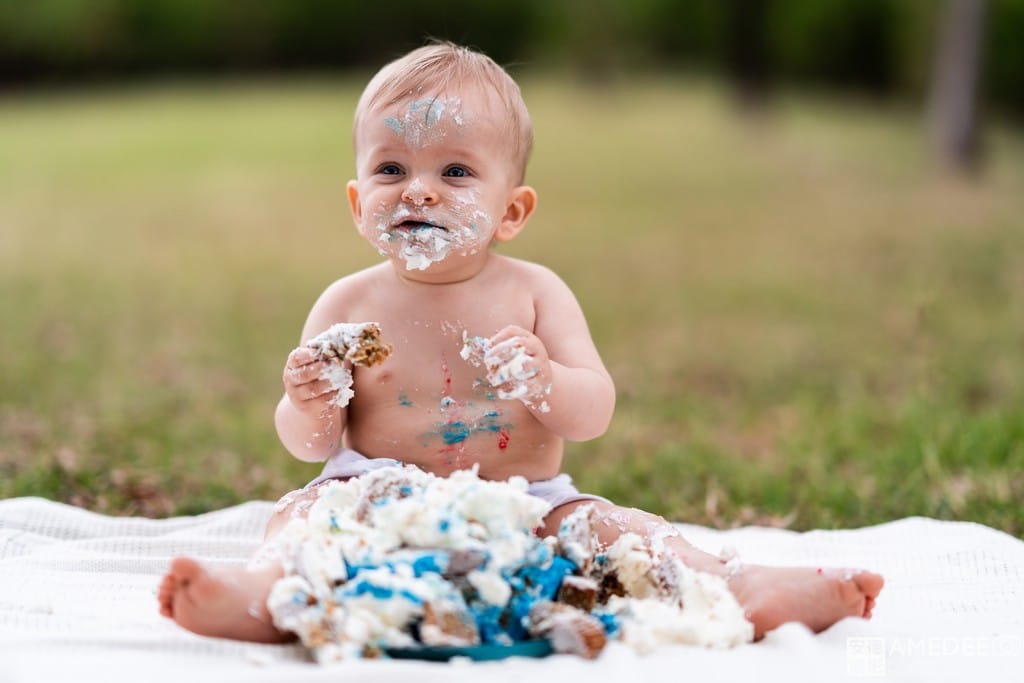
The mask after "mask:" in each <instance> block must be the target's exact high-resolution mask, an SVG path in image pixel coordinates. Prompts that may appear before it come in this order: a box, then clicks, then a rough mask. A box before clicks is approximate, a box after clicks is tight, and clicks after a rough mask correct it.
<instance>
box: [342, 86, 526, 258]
mask: <svg viewBox="0 0 1024 683" xmlns="http://www.w3.org/2000/svg"><path fill="white" fill-rule="evenodd" d="M502 113H503V109H502V107H501V106H500V105H499V104H498V102H497V101H496V98H490V97H489V96H488V95H487V94H486V93H481V92H479V91H478V90H477V89H469V88H464V89H463V90H462V91H459V92H454V93H441V94H437V95H433V94H424V95H423V96H422V97H420V96H418V95H417V96H412V97H410V98H409V99H406V100H403V101H402V102H400V103H398V104H395V105H391V106H388V107H378V108H377V109H375V110H370V111H367V112H366V113H365V115H364V116H363V119H362V121H361V123H360V126H359V129H358V130H357V132H356V137H355V142H356V170H357V179H356V181H355V183H354V184H353V185H352V186H351V187H350V190H349V192H350V200H351V201H352V212H353V217H354V219H355V221H356V226H357V227H358V228H359V232H360V233H361V234H362V235H363V236H364V237H365V238H366V239H367V240H369V241H370V243H371V244H373V245H374V246H375V247H376V248H377V250H378V251H380V253H381V254H382V255H384V256H387V257H388V258H390V259H392V261H395V262H396V266H397V265H401V267H403V268H405V269H407V270H409V271H422V270H427V269H428V268H435V267H436V264H440V263H442V262H446V261H452V260H453V259H459V258H470V257H473V256H476V255H477V254H481V253H484V252H485V251H486V249H487V247H488V245H489V244H490V242H491V239H492V238H493V236H494V233H495V230H496V229H497V228H498V226H499V224H500V223H501V221H502V218H503V216H504V215H505V211H506V208H507V204H508V201H509V197H510V192H511V190H512V189H513V188H514V187H515V185H516V183H515V179H516V178H515V172H516V170H515V168H514V163H513V156H512V150H511V145H510V144H509V143H508V142H507V141H506V139H507V136H506V135H505V134H504V133H503V130H504V128H503V126H502V125H501V116H502ZM353 188H354V191H355V196H353Z"/></svg>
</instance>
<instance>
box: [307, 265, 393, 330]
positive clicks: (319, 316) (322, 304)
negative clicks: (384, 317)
mask: <svg viewBox="0 0 1024 683" xmlns="http://www.w3.org/2000/svg"><path fill="white" fill-rule="evenodd" d="M382 265H383V266H386V265H387V264H378V265H376V266H371V267H370V268H366V269H364V270H360V271H357V272H355V273H351V274H349V275H346V276H344V277H342V278H339V279H337V280H335V281H334V282H332V283H331V284H330V285H328V286H327V288H326V289H324V291H323V293H322V294H321V295H320V297H319V298H318V299H317V300H316V303H314V304H313V308H312V309H311V310H310V312H309V316H308V318H307V319H306V325H305V327H304V328H303V334H302V337H303V340H305V339H307V338H309V337H311V336H314V335H316V334H319V333H320V332H322V331H324V330H326V329H327V328H328V327H330V326H331V325H333V324H335V323H337V322H351V321H353V320H356V319H357V318H359V321H361V318H360V316H361V315H363V312H362V309H363V308H365V304H366V301H367V300H368V299H369V298H371V297H372V295H374V293H375V292H378V291H379V289H380V283H381V282H382V281H383V280H384V279H385V278H386V277H387V275H388V273H387V270H386V269H385V268H383V267H382Z"/></svg>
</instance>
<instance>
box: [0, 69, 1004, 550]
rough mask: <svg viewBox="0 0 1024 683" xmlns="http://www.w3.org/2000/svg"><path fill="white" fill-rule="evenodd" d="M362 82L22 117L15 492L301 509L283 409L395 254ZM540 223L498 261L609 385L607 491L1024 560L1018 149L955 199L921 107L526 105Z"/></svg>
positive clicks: (11, 466)
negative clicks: (515, 273) (382, 207)
mask: <svg viewBox="0 0 1024 683" xmlns="http://www.w3.org/2000/svg"><path fill="white" fill-rule="evenodd" d="M361 85H362V83H361V82H356V81H354V80H353V81H314V80H311V81H304V82H290V83H287V84H286V83H279V82H263V83H236V84H216V85H215V84H199V85H196V84H181V85H162V86H154V87H148V88H135V89H112V90H108V91H99V92H97V91H91V92H82V93H74V92H70V93H64V94H59V95H57V94H34V95H22V96H7V97H5V98H4V99H2V100H0V496H3V497H8V496H23V495H38V496H45V497H47V498H52V499H57V500H63V501H69V502H72V503H75V504H78V505H83V506H86V507H90V508H92V509H95V510H99V511H103V512H108V513H118V514H147V515H155V516H160V515H169V514H187V513H196V512H200V511H204V510H209V509H212V508H217V507H221V506H225V505H229V504H233V503H237V502H240V501H244V500H249V499H253V498H263V499H273V498H276V497H277V496H279V495H280V494H281V493H283V492H285V491H287V490H289V489H291V488H294V487H297V486H300V485H302V484H304V483H305V482H306V481H307V480H308V479H310V478H311V477H312V476H314V474H315V473H316V472H317V470H318V468H317V466H315V465H308V464H304V463H300V462H298V461H295V460H293V459H292V458H291V457H290V456H289V455H288V454H287V453H286V452H285V451H284V450H283V448H282V447H281V446H280V445H279V443H278V441H277V438H276V436H275V434H274V429H273V424H272V410H273V407H274V405H275V403H276V401H277V400H278V398H279V395H280V391H281V387H280V373H281V368H282V366H283V363H284V359H285V357H286V355H287V353H288V351H289V350H290V349H291V348H292V347H293V346H294V345H295V344H296V343H297V342H298V335H299V331H300V328H301V326H302V322H303V320H304V318H305V315H306V312H307V311H308V309H309V306H310V305H311V304H312V302H313V300H314V299H315V297H316V296H317V295H318V294H319V293H320V291H321V290H322V289H323V288H324V287H325V286H326V285H327V284H328V283H329V282H330V281H332V280H333V279H335V278H337V277H339V276H340V275H342V274H345V273H347V272H350V271H352V270H354V269H357V268H361V267H364V266H366V265H369V264H371V263H374V262H375V261H376V260H377V258H378V257H377V255H376V254H375V252H373V250H372V249H371V248H370V247H369V246H367V245H366V244H365V243H362V242H361V241H360V240H359V239H358V238H357V236H356V234H355V232H354V230H353V228H352V227H351V221H350V219H349V217H348V212H347V208H346V205H345V201H344V195H343V187H344V182H345V181H346V180H347V179H348V178H349V177H350V176H351V172H352V158H351V151H350V149H349V126H350V122H351V112H352V108H353V106H354V103H355V99H356V97H357V96H358V92H359V88H360V87H361ZM524 92H525V94H526V96H527V101H528V102H529V104H530V106H531V110H532V113H533V117H534V121H535V125H536V127H537V144H536V149H535V154H534V157H533V162H532V165H531V168H530V171H529V174H528V180H529V182H530V183H531V184H533V185H534V186H535V187H537V188H538V190H539V192H540V197H541V204H540V208H539V211H538V213H537V215H536V217H535V218H534V220H533V221H532V222H531V224H530V226H529V227H528V229H527V230H526V231H525V232H524V233H523V234H522V236H521V237H519V238H518V239H517V240H516V241H515V242H513V243H511V244H509V245H505V246H503V247H502V250H503V251H504V253H507V254H510V255H513V256H519V257H522V258H527V259H532V260H536V261H539V262H542V263H544V264H546V265H549V266H551V267H552V268H554V269H555V270H556V271H557V272H559V273H560V274H561V275H562V277H563V278H564V279H565V280H566V281H567V282H568V283H569V284H570V285H571V286H572V287H573V289H574V290H575V291H576V293H577V296H578V297H579V299H580V301H581V303H582V305H583V307H584V309H585V311H586V312H587V315H588V319H589V321H590V324H591V328H592V332H593V334H594V337H595V339H596V341H597V344H598V346H599V348H600V349H601V350H602V352H603V355H604V358H605V361H606V363H607V364H608V366H609V369H610V370H611V372H612V374H613V376H614V377H615V378H616V381H617V384H618V389H619V403H618V408H617V413H616V417H615V420H614V422H613V424H612V427H611V429H610V431H609V433H608V434H607V435H606V436H605V437H603V438H601V439H599V440H596V441H593V442H589V443H582V444H571V445H570V448H569V454H568V457H567V461H566V469H567V470H568V471H569V472H570V473H571V474H572V475H573V476H574V477H576V479H577V482H578V484H579V485H580V487H581V488H582V489H584V490H588V491H593V492H595V493H600V494H603V495H606V496H609V497H611V498H613V499H615V500H616V501H618V502H621V503H624V504H627V505H633V506H637V507H642V508H646V509H650V510H653V511H656V512H659V513H661V514H664V515H666V516H668V517H670V518H673V519H677V520H685V521H689V522H694V523H701V524H709V525H714V526H731V525H737V524H774V525H781V526H789V527H792V528H798V529H806V528H813V527H826V528H829V527H853V526H860V525H865V524H872V523H878V522H882V521H886V520H889V519H893V518H899V517H904V516H907V515H928V516H933V517H940V518H945V519H966V520H973V521H978V522H982V523H984V524H988V525H991V526H994V527H996V528H1000V529H1003V530H1006V531H1008V532H1010V533H1012V534H1015V535H1018V536H1020V535H1021V534H1024V506H1022V504H1021V501H1022V500H1024V191H1022V190H1024V135H1021V133H1020V132H1017V131H1013V130H1010V129H1002V128H999V127H995V128H992V129H990V131H989V139H988V149H989V159H988V162H989V164H988V168H987V172H986V174H985V175H984V176H983V177H982V179H981V180H980V181H977V182H963V181H959V182H957V181H952V180H950V179H948V178H944V177H942V176H941V174H938V173H935V172H934V170H933V169H932V167H931V163H930V160H929V159H928V157H927V156H926V154H925V153H924V144H923V137H924V134H923V131H922V128H921V121H920V117H919V115H918V114H916V113H915V112H910V111H903V110H899V109H891V108H889V109H885V108H881V107H880V106H878V105H877V104H868V103H862V102H855V101H854V102H851V101H843V102H840V101H836V100H834V99H822V98H817V97H813V96H807V95H805V96H796V95H790V96H785V97H782V98H781V99H780V100H779V101H778V102H777V103H776V106H775V107H774V109H773V110H772V112H771V113H770V114H769V115H767V116H763V117H760V118H757V119H746V118H741V117H738V116H736V115H735V114H734V113H733V110H732V107H731V106H730V103H729V101H728V98H727V97H725V96H724V95H723V93H722V92H720V91H719V90H718V89H716V88H715V87H714V86H712V85H709V84H701V83H682V82H678V81H674V80H655V79H652V80H648V81H641V82H638V83H634V84H631V85H629V86H625V85H621V86H614V87H611V88H609V89H603V90H587V89H576V88H571V87H565V86H564V85H563V84H560V83H556V82H555V81H554V80H551V79H543V78H537V79H526V80H525V81H524Z"/></svg>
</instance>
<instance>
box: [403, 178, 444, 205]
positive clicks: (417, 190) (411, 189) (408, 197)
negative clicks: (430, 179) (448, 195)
mask: <svg viewBox="0 0 1024 683" xmlns="http://www.w3.org/2000/svg"><path fill="white" fill-rule="evenodd" d="M402 201H403V202H409V203H410V204H413V205H415V206H423V205H424V204H426V205H428V206H429V205H431V204H435V203H437V193H436V192H434V190H433V189H431V188H430V187H427V185H426V184H425V183H423V182H422V181H420V179H419V178H414V179H413V181H412V182H411V183H409V184H408V185H407V186H406V187H405V190H403V191H402Z"/></svg>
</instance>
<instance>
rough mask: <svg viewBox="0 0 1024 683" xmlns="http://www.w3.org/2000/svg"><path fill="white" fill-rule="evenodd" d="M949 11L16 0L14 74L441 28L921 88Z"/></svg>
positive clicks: (998, 87) (7, 49) (662, 0)
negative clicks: (943, 14) (941, 19)
mask: <svg viewBox="0 0 1024 683" xmlns="http://www.w3.org/2000/svg"><path fill="white" fill-rule="evenodd" d="M750 6H754V10H755V11H750ZM940 13H941V7H940V4H939V3H938V2H937V0H515V1H514V2H509V1H507V0H444V1H443V2H439V1H438V0H430V1H427V0H394V1H392V2H388V3H377V2H364V1H358V0H0V82H3V83H4V84H6V85H8V86H10V85H17V84H35V83H53V82H78V81H82V80H99V79H111V78H125V77H143V76H150V75H154V74H155V75H161V74H174V75H178V74H194V73H204V74H205V73H236V72H263V71H268V70H288V69H296V70H300V69H301V70H305V69H331V70H336V69H350V68H364V67H365V68H369V67H377V66H379V65H380V64H382V63H383V62H384V61H386V60H388V59H390V58H392V57H395V56H397V55H399V54H401V53H402V52H404V51H406V50H407V49H409V48H411V47H414V46H417V45H421V44H422V43H423V42H424V40H425V39H426V38H427V37H435V38H444V39H450V40H453V41H455V42H459V43H464V44H468V45H472V46H474V47H477V48H480V49H482V50H484V51H485V52H487V53H488V54H490V55H492V56H493V57H494V58H495V59H496V60H498V61H499V62H501V63H504V64H506V65H510V66H511V67H512V68H513V70H514V69H515V68H517V67H520V66H526V67H528V66H531V65H543V66H545V67H549V66H552V65H555V64H560V65H567V66H569V67H571V68H572V69H573V70H574V71H576V72H578V73H579V74H581V75H582V76H585V77H587V78H591V79H602V78H610V77H614V76H615V75H616V74H617V73H622V72H626V71H630V70H635V69H644V68H652V69H665V68H671V69H678V68H690V69H697V70H702V71H708V72H723V73H726V72H729V71H730V69H735V67H736V65H737V63H739V64H741V65H742V64H744V63H746V64H747V65H748V67H749V65H750V64H754V65H756V67H757V69H758V73H760V74H761V76H762V77H763V79H764V80H765V82H778V83H809V84H814V85H822V86H826V87H839V88H844V89H849V88H852V89H856V90H860V91H865V92H870V93H874V94H879V95H884V96H901V95H902V96H914V97H918V96H921V95H923V93H924V92H925V91H926V90H927V88H928V83H929V73H930V70H931V65H932V61H933V59H934V50H935V43H936V35H937V31H938V24H939V14H940ZM986 25H987V30H986V33H985V41H984V46H983V69H984V71H983V73H984V77H983V93H984V99H985V101H986V102H987V103H989V104H993V105H996V106H998V107H999V108H1001V109H1004V110H1007V111H1011V112H1013V113H1015V114H1016V115H1017V116H1020V115H1022V114H1024V39H1022V38H1021V36H1024V0H989V3H988V8H987V22H986Z"/></svg>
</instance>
